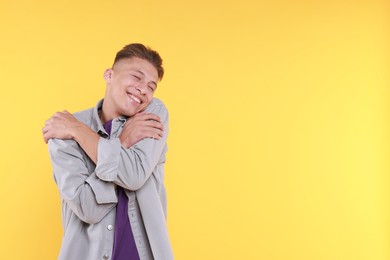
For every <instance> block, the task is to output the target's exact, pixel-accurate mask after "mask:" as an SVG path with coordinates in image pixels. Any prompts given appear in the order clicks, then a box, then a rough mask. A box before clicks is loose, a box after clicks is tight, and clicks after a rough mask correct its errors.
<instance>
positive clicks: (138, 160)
mask: <svg viewBox="0 0 390 260" xmlns="http://www.w3.org/2000/svg"><path fill="white" fill-rule="evenodd" d="M147 112H148V113H154V114H156V115H158V116H159V117H160V119H161V121H162V123H163V125H164V133H163V137H162V138H161V139H159V140H156V139H153V138H145V139H143V140H141V141H139V142H138V143H136V144H135V145H133V146H132V147H130V148H129V149H126V148H124V147H123V146H122V145H121V143H120V140H119V138H113V139H110V140H107V139H104V138H100V140H99V144H98V160H97V162H98V163H97V165H96V175H97V177H98V178H100V179H101V180H104V181H109V182H113V183H115V184H117V185H119V186H121V187H123V188H125V189H128V190H133V191H134V190H138V189H140V188H141V187H142V186H143V185H144V184H145V182H146V181H147V180H148V178H149V177H150V175H151V174H152V172H153V170H154V169H155V168H156V166H157V164H159V163H162V162H163V161H162V160H165V157H164V155H165V152H166V150H167V146H166V141H167V136H168V111H167V109H166V107H165V106H164V104H163V103H162V102H161V101H160V102H159V103H157V104H152V106H149V107H148V110H147Z"/></svg>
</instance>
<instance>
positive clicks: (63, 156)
mask: <svg viewBox="0 0 390 260" xmlns="http://www.w3.org/2000/svg"><path fill="white" fill-rule="evenodd" d="M153 107H154V108H153V109H151V110H150V111H149V112H150V113H144V114H138V115H136V116H134V117H133V118H132V119H130V120H128V121H127V122H126V125H125V127H124V129H123V131H122V133H121V135H120V136H119V137H118V138H113V139H110V140H107V139H104V138H101V137H100V136H99V135H97V134H96V133H95V132H94V131H92V130H91V129H90V128H89V127H88V126H86V125H84V124H83V123H81V122H79V121H77V119H76V118H74V117H73V116H72V115H71V114H69V113H67V112H61V113H56V114H55V115H54V116H53V117H52V118H51V119H49V120H48V121H47V122H46V125H45V127H44V128H43V136H44V140H45V141H46V142H48V143H49V151H50V155H51V159H52V164H53V172H54V178H55V181H56V183H57V185H58V188H59V191H60V194H61V197H62V199H63V200H64V201H65V202H66V203H67V205H68V206H69V207H70V208H71V209H72V211H73V212H74V213H75V214H76V215H77V216H78V217H79V218H80V219H81V220H83V221H85V222H87V223H96V222H99V221H100V220H101V219H102V218H103V217H104V216H105V215H106V214H107V213H108V212H109V211H110V210H111V209H112V208H113V207H114V206H115V204H116V203H117V197H116V192H115V189H116V188H115V187H116V185H119V186H122V187H124V188H125V189H129V190H137V189H139V188H141V187H142V186H143V185H144V183H145V182H146V181H147V180H148V178H149V177H150V175H151V174H152V172H153V170H154V169H155V168H156V165H157V164H159V163H161V158H162V157H163V156H162V155H163V154H164V153H165V149H166V144H165V142H166V138H167V132H168V113H167V111H166V109H165V106H163V105H162V104H161V105H155V106H153ZM157 115H158V116H157ZM49 140H50V141H49ZM80 147H81V148H82V149H80ZM84 153H85V154H86V155H88V156H89V157H90V158H91V160H92V161H93V162H94V163H95V164H96V168H95V169H94V171H93V172H92V173H90V172H89V171H88V167H87V165H88V161H87V160H85V154H84Z"/></svg>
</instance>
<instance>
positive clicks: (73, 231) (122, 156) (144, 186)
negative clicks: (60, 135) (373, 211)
mask: <svg viewBox="0 0 390 260" xmlns="http://www.w3.org/2000/svg"><path fill="white" fill-rule="evenodd" d="M101 106H102V101H100V102H99V103H98V104H97V106H96V107H95V108H91V109H88V110H84V111H81V112H78V113H76V114H75V116H76V118H77V119H78V120H80V121H81V122H83V123H84V124H86V125H88V126H89V127H90V128H91V129H92V130H94V131H96V132H97V133H99V134H100V135H101V136H102V137H101V138H100V139H99V143H98V160H97V165H95V164H94V163H93V162H92V161H91V160H90V158H89V157H88V155H87V154H86V153H85V152H84V151H83V150H82V149H81V147H80V146H79V145H78V144H77V142H75V141H73V140H61V139H50V140H49V152H50V156H51V161H52V165H53V174H54V179H55V182H56V184H57V186H58V189H59V192H60V196H61V199H62V224H63V229H64V236H63V239H62V245H61V250H60V254H59V258H58V259H61V260H62V259H63V260H97V259H111V254H112V249H113V242H114V225H115V223H114V222H115V207H116V203H117V201H118V198H117V194H116V189H115V187H116V185H119V186H121V187H123V188H124V189H125V190H126V194H127V196H128V197H129V219H130V223H131V225H132V229H133V232H134V236H135V239H136V245H137V249H138V251H139V254H140V258H141V259H156V260H160V259H161V260H170V259H173V253H172V249H171V246H170V243H169V237H168V232H167V227H166V193H165V187H164V163H165V153H166V151H167V146H166V139H167V134H168V111H167V109H166V108H165V106H164V104H163V103H162V102H161V101H160V100H158V99H156V98H154V99H153V100H152V102H151V103H150V104H149V106H148V107H147V108H146V112H149V113H154V114H156V115H158V116H159V117H160V118H161V121H162V123H163V125H164V134H163V137H162V138H161V139H160V140H155V139H152V138H145V139H143V140H142V141H140V142H138V143H137V144H135V145H133V146H132V147H130V148H129V149H126V148H124V147H123V146H122V145H121V143H120V141H119V138H118V136H119V134H120V133H121V131H122V128H123V126H124V124H125V122H126V118H124V117H119V118H116V119H114V120H113V122H112V130H111V139H105V138H104V137H107V133H106V132H105V130H104V128H103V125H102V123H101V121H100V119H99V116H98V110H99V109H100V108H101ZM141 216H142V217H141ZM146 234H147V235H146Z"/></svg>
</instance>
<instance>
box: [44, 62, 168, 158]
mask: <svg viewBox="0 0 390 260" xmlns="http://www.w3.org/2000/svg"><path fill="white" fill-rule="evenodd" d="M104 80H105V81H106V93H105V96H104V102H103V107H102V111H101V115H100V117H101V121H102V123H103V124H104V123H105V122H107V121H109V120H111V119H114V118H117V117H119V116H126V117H129V119H128V120H127V121H126V124H125V126H124V128H123V131H122V133H121V134H120V136H119V140H120V142H121V144H122V146H124V147H125V148H130V147H131V146H133V145H134V144H135V143H137V142H138V141H140V140H142V139H144V138H155V139H160V138H161V137H162V134H163V125H162V123H161V121H160V118H159V117H158V116H157V115H154V114H151V113H144V112H142V111H143V110H145V108H146V107H147V106H148V105H149V104H150V102H151V101H152V98H153V95H154V92H155V90H156V88H157V82H158V73H157V70H156V68H155V67H154V66H153V65H152V64H151V63H150V62H148V61H147V60H144V59H140V58H137V57H133V58H127V59H122V60H120V61H118V62H117V63H115V64H114V66H113V67H112V68H110V69H107V70H106V71H105V72H104ZM42 133H43V139H44V141H45V142H46V143H47V142H48V141H49V139H51V138H59V139H67V140H70V139H73V140H75V141H76V142H78V143H79V145H80V146H81V148H82V149H83V150H84V151H85V152H86V153H87V154H88V156H89V157H90V158H91V160H92V161H93V162H95V164H96V163H97V151H98V142H99V139H100V136H99V135H98V134H97V133H95V132H94V131H92V130H91V129H90V128H89V127H88V126H86V125H85V124H83V123H81V122H79V121H78V120H77V119H76V118H75V117H74V116H73V115H72V114H70V113H69V112H68V111H63V112H57V113H55V114H54V115H53V116H52V117H51V118H49V119H48V120H47V121H46V122H45V126H44V127H43V129H42Z"/></svg>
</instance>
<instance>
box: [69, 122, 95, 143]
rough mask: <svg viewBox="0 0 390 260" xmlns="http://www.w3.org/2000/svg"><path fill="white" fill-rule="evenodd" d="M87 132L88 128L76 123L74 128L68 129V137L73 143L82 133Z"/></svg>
mask: <svg viewBox="0 0 390 260" xmlns="http://www.w3.org/2000/svg"><path fill="white" fill-rule="evenodd" d="M88 130H90V128H89V127H88V126H86V125H84V124H83V123H80V122H78V123H77V124H76V125H75V126H74V127H72V128H71V129H70V137H71V138H72V139H73V140H75V141H79V140H80V138H81V136H82V135H83V132H85V131H88Z"/></svg>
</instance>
